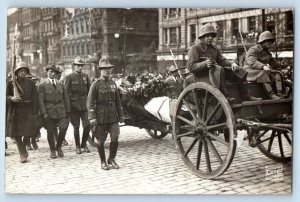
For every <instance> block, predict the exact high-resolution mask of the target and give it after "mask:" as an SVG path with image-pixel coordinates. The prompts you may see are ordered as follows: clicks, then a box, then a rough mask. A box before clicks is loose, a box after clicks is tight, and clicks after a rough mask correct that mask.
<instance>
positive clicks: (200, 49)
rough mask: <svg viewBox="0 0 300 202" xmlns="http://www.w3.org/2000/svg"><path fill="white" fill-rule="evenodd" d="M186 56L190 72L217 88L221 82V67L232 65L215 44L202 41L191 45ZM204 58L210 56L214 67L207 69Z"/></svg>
mask: <svg viewBox="0 0 300 202" xmlns="http://www.w3.org/2000/svg"><path fill="white" fill-rule="evenodd" d="M188 57H189V60H188V69H189V70H190V72H191V73H194V74H195V75H196V77H197V78H200V79H202V80H203V81H205V82H208V83H211V84H212V85H213V86H215V87H217V88H219V87H220V83H221V67H224V66H231V65H232V62H230V61H229V60H227V59H226V58H225V57H224V56H223V55H222V54H221V52H220V50H219V49H218V48H217V47H216V46H215V45H211V46H207V45H206V44H205V43H203V42H199V43H198V44H195V45H193V46H192V47H191V49H190V50H189V52H188ZM205 58H211V60H212V61H213V63H215V68H211V69H210V70H209V69H208V68H207V66H206V62H205V60H206V59H205ZM220 66H221V67H220Z"/></svg>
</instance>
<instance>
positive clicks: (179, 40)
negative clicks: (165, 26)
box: [177, 27, 181, 44]
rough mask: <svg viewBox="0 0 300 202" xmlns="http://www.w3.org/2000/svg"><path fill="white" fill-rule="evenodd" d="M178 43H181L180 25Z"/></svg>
mask: <svg viewBox="0 0 300 202" xmlns="http://www.w3.org/2000/svg"><path fill="white" fill-rule="evenodd" d="M177 43H178V44H181V27H178V41H177Z"/></svg>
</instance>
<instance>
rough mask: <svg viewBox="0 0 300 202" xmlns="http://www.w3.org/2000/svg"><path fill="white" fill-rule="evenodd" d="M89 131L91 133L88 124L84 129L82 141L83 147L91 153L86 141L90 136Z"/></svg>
mask: <svg viewBox="0 0 300 202" xmlns="http://www.w3.org/2000/svg"><path fill="white" fill-rule="evenodd" d="M89 133H90V126H86V127H85V128H84V129H83V134H82V141H81V148H82V149H83V151H84V152H86V153H90V152H91V151H90V150H89V148H88V147H87V145H86V142H87V140H88V138H89Z"/></svg>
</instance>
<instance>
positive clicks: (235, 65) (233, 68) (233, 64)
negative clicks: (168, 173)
mask: <svg viewBox="0 0 300 202" xmlns="http://www.w3.org/2000/svg"><path fill="white" fill-rule="evenodd" d="M240 68H241V67H240V66H239V65H238V64H236V63H235V62H234V63H232V65H231V69H232V71H234V72H235V71H236V70H238V69H240Z"/></svg>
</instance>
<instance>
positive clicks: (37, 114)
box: [6, 24, 283, 170]
mask: <svg viewBox="0 0 300 202" xmlns="http://www.w3.org/2000/svg"><path fill="white" fill-rule="evenodd" d="M216 34H217V33H216V30H215V29H214V27H213V26H212V25H210V24H206V25H204V26H203V27H202V28H201V30H200V35H199V39H200V40H199V43H197V44H195V45H194V46H192V47H191V49H190V50H189V52H188V56H189V57H188V63H187V67H186V68H184V69H179V68H177V67H175V66H173V67H171V68H170V69H169V77H168V78H167V79H166V82H167V83H168V84H169V97H170V98H171V101H170V115H171V116H172V107H174V106H175V105H176V99H177V98H178V96H179V94H180V92H181V91H182V90H183V88H184V87H185V86H187V85H189V84H190V83H192V82H196V81H204V82H207V83H210V84H211V85H213V86H214V87H216V88H218V89H219V90H220V91H221V92H222V93H223V94H224V96H225V97H226V98H227V99H228V101H229V102H234V99H235V98H232V97H230V95H229V94H228V92H227V89H226V86H225V80H226V79H233V80H235V81H237V82H238V83H239V86H240V87H241V88H240V94H241V95H242V98H243V99H244V100H250V101H257V100H261V99H262V98H259V97H254V96H252V95H250V93H249V90H248V88H247V85H246V83H247V82H257V83H260V84H262V86H263V89H264V90H265V92H266V95H267V97H268V98H269V99H276V100H277V99H281V98H282V97H283V95H282V94H283V89H282V77H281V75H280V74H279V73H278V72H277V71H273V68H275V69H276V68H277V69H278V68H280V64H278V63H277V62H275V60H274V59H273V58H272V55H271V53H270V50H269V48H270V47H271V45H272V43H274V41H275V38H274V36H273V34H272V33H270V32H269V31H265V32H263V33H261V34H260V36H259V40H258V43H257V45H255V46H253V47H252V48H250V49H249V50H248V52H247V53H246V57H245V63H244V67H241V65H238V64H237V63H236V62H231V61H229V60H227V59H226V58H225V57H224V56H223V55H222V54H221V52H220V50H219V49H218V48H217V46H215V45H214V44H213V40H214V38H215V37H216ZM84 64H85V63H84V62H83V61H82V60H81V59H80V58H79V57H77V58H75V61H74V62H73V66H74V71H73V72H72V73H71V74H69V75H67V76H66V77H65V78H64V79H63V81H61V79H60V77H61V73H62V70H61V68H59V66H57V65H54V64H49V65H47V66H46V68H45V70H46V72H47V79H45V80H44V81H42V82H41V83H39V84H38V85H36V83H35V82H34V81H33V79H30V78H29V76H28V75H30V70H29V67H28V66H27V64H25V63H24V62H21V63H19V64H18V65H17V68H16V70H15V71H14V72H13V74H15V76H16V79H15V80H13V79H12V80H10V81H8V82H7V90H6V95H7V134H8V135H9V136H10V137H12V138H14V139H15V140H16V143H17V147H18V150H19V153H20V161H21V162H22V163H25V162H26V161H27V158H28V152H27V150H26V147H25V145H27V144H28V142H29V139H30V137H33V136H35V135H36V134H37V133H38V132H39V130H40V128H41V127H44V128H45V129H46V130H47V140H48V143H49V148H50V158H53V159H55V158H57V156H58V157H63V156H64V153H63V151H62V145H63V142H64V141H65V135H66V131H67V129H68V125H69V121H70V122H71V124H72V125H73V127H74V140H75V145H76V150H75V151H76V153H77V154H81V153H82V152H87V153H89V152H90V150H89V148H88V147H87V144H86V142H87V139H88V137H89V133H90V131H92V132H93V134H94V136H95V137H96V138H97V140H98V146H97V149H98V153H99V157H100V160H101V168H102V169H103V170H108V169H109V167H113V168H119V166H118V164H117V163H116V162H115V157H116V153H117V149H118V137H119V134H120V129H119V124H118V123H119V122H123V121H124V114H123V109H122V106H121V100H120V96H119V92H118V86H117V85H116V83H115V82H114V81H113V80H112V79H111V70H112V68H113V67H114V65H112V64H110V63H109V61H108V59H107V58H106V57H103V58H102V59H101V60H100V61H99V66H98V68H99V70H100V75H101V76H100V78H99V79H97V80H95V81H94V82H93V83H91V81H90V78H89V77H88V75H87V74H85V73H83V72H82V68H83V65H84ZM226 67H229V68H226ZM16 90H17V92H18V94H16ZM80 120H81V122H82V126H83V133H82V139H81V141H80V134H79V126H80ZM55 134H56V135H55ZM108 134H110V137H111V142H110V149H109V150H110V151H109V157H108V159H106V157H105V149H104V143H105V141H106V139H107V135H108ZM55 137H56V138H55Z"/></svg>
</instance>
